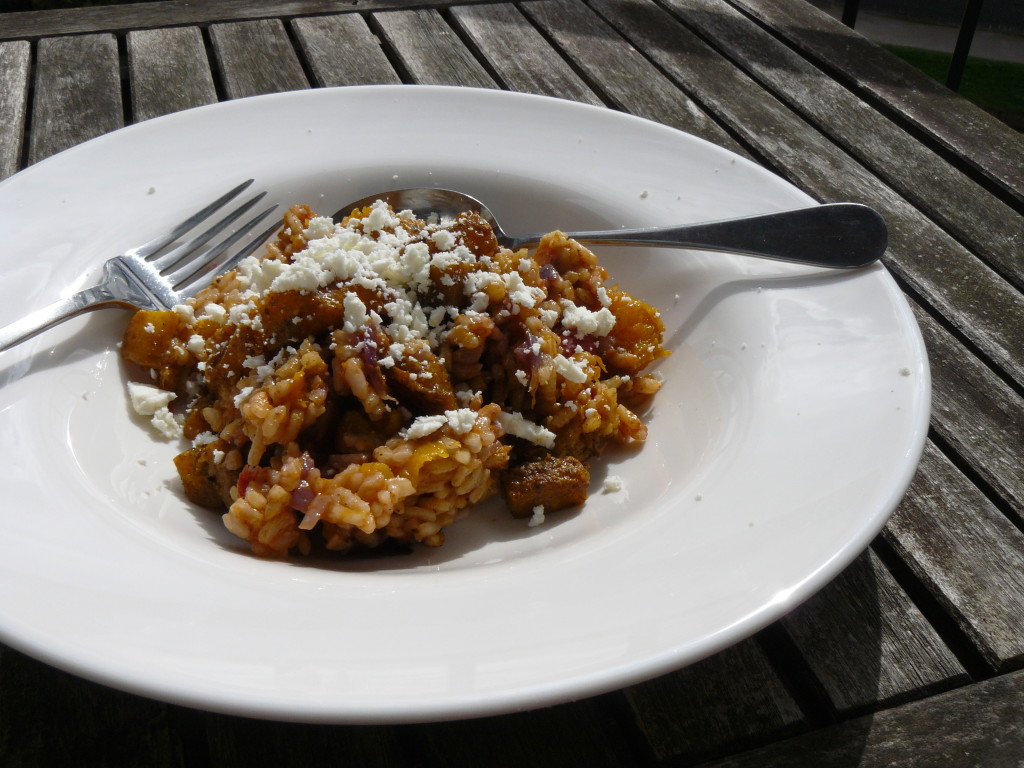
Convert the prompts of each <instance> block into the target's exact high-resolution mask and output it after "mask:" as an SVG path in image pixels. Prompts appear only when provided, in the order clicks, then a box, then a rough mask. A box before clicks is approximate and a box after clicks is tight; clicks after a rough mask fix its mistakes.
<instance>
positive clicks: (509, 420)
mask: <svg viewBox="0 0 1024 768" xmlns="http://www.w3.org/2000/svg"><path fill="white" fill-rule="evenodd" d="M498 423H499V424H501V428H502V429H504V430H505V432H507V433H508V434H510V435H514V436H515V437H519V438H522V439H523V440H527V441H529V442H531V443H534V444H536V445H539V446H542V447H544V448H554V447H555V433H554V432H552V431H551V430H550V429H546V428H545V427H542V426H540V425H539V424H534V423H533V422H532V421H530V420H529V419H527V418H526V417H525V416H523V414H521V413H519V412H518V411H512V412H508V411H502V412H501V413H499V414H498Z"/></svg>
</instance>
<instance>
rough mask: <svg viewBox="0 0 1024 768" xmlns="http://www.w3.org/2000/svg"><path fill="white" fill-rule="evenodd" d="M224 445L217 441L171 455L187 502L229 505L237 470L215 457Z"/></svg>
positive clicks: (205, 504) (214, 505) (213, 507)
mask: <svg viewBox="0 0 1024 768" xmlns="http://www.w3.org/2000/svg"><path fill="white" fill-rule="evenodd" d="M227 448H228V445H227V443H225V442H224V441H223V440H217V441H216V442H213V443H208V444H207V445H200V446H197V447H195V448H190V449H189V450H187V451H185V452H183V453H179V454H178V455H177V456H175V457H174V466H175V467H176V468H177V470H178V475H179V476H180V477H181V484H182V485H183V486H184V489H185V496H187V497H188V500H189V501H191V502H194V503H195V504H199V505H200V506H202V507H209V508H210V509H218V510H221V511H223V510H224V508H225V507H228V506H230V505H231V502H232V498H231V489H232V488H233V487H234V485H235V482H236V481H237V480H238V472H232V471H231V470H228V469H226V468H225V467H224V462H223V460H221V461H220V462H217V461H215V460H214V451H217V450H220V451H226V449H227Z"/></svg>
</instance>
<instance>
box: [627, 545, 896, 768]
mask: <svg viewBox="0 0 1024 768" xmlns="http://www.w3.org/2000/svg"><path fill="white" fill-rule="evenodd" d="M879 568H883V566H882V565H881V564H880V562H879V561H878V560H877V558H875V557H874V556H873V555H872V554H871V553H865V554H863V555H861V556H860V557H859V558H857V559H856V560H855V561H854V562H853V563H852V564H851V565H850V566H849V567H848V568H847V569H846V570H845V571H843V572H842V573H841V574H840V575H839V576H838V577H837V578H836V579H835V580H834V581H833V582H831V583H830V584H829V585H827V586H826V587H825V588H824V589H823V590H822V591H821V592H819V593H818V594H817V595H815V596H814V597H812V598H811V599H810V600H808V601H807V602H806V603H805V604H803V605H802V606H800V607H799V608H797V609H796V610H794V611H793V612H792V613H791V614H789V615H788V616H786V617H785V618H783V619H782V620H781V621H779V622H777V623H776V624H774V625H772V626H770V627H768V628H767V629H765V630H763V631H762V632H761V633H759V634H758V635H757V636H755V637H754V638H752V639H750V640H746V641H744V642H742V643H739V644H738V645H736V646H733V647H732V648H729V649H727V650H725V651H723V652H721V653H719V654H717V655H715V656H712V657H710V658H708V659H705V660H704V661H701V662H698V663H697V664H694V665H692V666H690V667H687V668H686V669H683V670H680V671H678V672H674V673H671V674H669V675H665V676H663V677H660V678H657V679H655V680H652V681H649V682H647V683H642V684H640V685H637V686H633V687H632V688H630V689H627V691H626V696H627V699H628V701H629V703H630V705H631V707H632V710H633V713H634V716H635V718H636V720H637V723H638V725H639V727H640V729H641V730H642V731H643V734H644V736H645V738H646V740H647V742H648V744H649V745H650V747H651V749H652V750H653V752H654V756H655V757H656V758H657V759H658V760H672V761H673V763H672V764H673V765H697V764H701V765H703V764H704V762H705V761H708V760H711V761H715V762H712V763H711V765H714V766H716V768H724V767H725V766H736V767H737V768H738V767H739V766H744V767H750V768H753V766H757V767H758V768H773V767H774V766H779V768H781V767H782V766H786V767H787V768H789V767H790V766H794V765H828V766H830V768H847V767H848V766H849V767H851V768H852V766H856V765H859V764H860V758H861V755H862V753H863V751H864V748H865V745H866V743H867V738H868V734H869V731H870V727H871V722H870V718H863V719H860V720H851V721H848V722H845V723H843V724H842V726H840V727H841V728H842V732H841V734H832V735H830V736H829V737H828V738H825V739H823V740H817V739H816V740H814V741H809V740H808V738H807V737H801V736H800V734H802V733H803V732H805V731H809V730H815V731H816V733H815V734H813V735H815V736H817V735H818V734H831V731H832V729H829V728H824V729H823V726H827V725H828V724H829V723H833V722H836V721H839V720H845V719H846V718H847V717H850V716H851V715H856V714H857V713H858V712H863V711H867V710H868V709H870V708H872V707H874V706H875V705H876V702H877V700H878V699H879V697H880V695H882V694H881V690H882V689H883V688H884V683H883V680H882V678H883V674H884V672H883V665H884V646H883V642H884V639H883V634H884V629H883V624H884V622H883V618H882V615H881V608H880V600H879V596H878V595H879V588H880V587H879V583H878V578H879V577H878V573H877V570H876V569H879ZM790 737H795V738H790ZM812 747H813V750H812V749H810V748H812ZM751 750H752V751H751ZM726 755H731V757H725V756H726ZM802 760H803V762H801V761H802Z"/></svg>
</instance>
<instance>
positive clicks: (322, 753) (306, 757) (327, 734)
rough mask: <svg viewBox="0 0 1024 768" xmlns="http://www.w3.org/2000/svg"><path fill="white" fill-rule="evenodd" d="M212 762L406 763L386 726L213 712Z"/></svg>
mask: <svg viewBox="0 0 1024 768" xmlns="http://www.w3.org/2000/svg"><path fill="white" fill-rule="evenodd" d="M203 721H204V723H205V735H206V739H205V740H206V744H207V746H208V750H209V758H208V759H209V765H211V766H217V768H251V766H263V765H274V766H292V765H294V766H310V768H312V766H319V765H339V766H341V765H352V766H360V768H401V767H402V766H404V765H406V764H407V763H405V761H404V760H403V757H402V750H401V746H400V744H399V742H398V737H397V735H396V729H394V728H389V727H385V726H361V727H355V726H353V727H349V726H331V725H304V724H300V723H275V722H264V721H259V720H250V719H246V718H241V717H229V716H227V715H216V714H210V715H206V716H204V717H203Z"/></svg>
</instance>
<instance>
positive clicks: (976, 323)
mask: <svg viewBox="0 0 1024 768" xmlns="http://www.w3.org/2000/svg"><path fill="white" fill-rule="evenodd" d="M670 1H671V0H670ZM592 5H594V7H595V8H597V9H598V10H599V11H600V12H601V13H602V14H603V15H604V16H605V17H606V18H608V19H610V20H612V21H613V22H614V24H615V25H616V28H617V29H619V30H620V31H622V32H623V34H625V35H627V36H628V37H629V38H630V39H631V40H632V41H633V43H634V44H635V45H637V46H639V47H640V48H642V49H643V50H644V52H645V53H647V55H649V56H650V57H651V58H652V59H653V60H654V61H655V62H657V63H658V64H659V65H661V67H662V68H663V69H664V71H665V72H666V73H667V74H668V75H670V76H671V77H672V78H673V79H674V80H675V81H676V82H677V83H679V85H680V87H682V88H684V89H686V90H687V91H688V92H690V93H692V94H693V96H694V97H695V98H697V99H699V100H700V101H701V103H702V104H703V105H704V106H705V108H706V109H708V110H709V111H712V112H713V113H714V114H715V115H716V116H717V117H718V118H719V119H721V120H723V121H724V122H726V123H727V124H728V125H729V126H730V127H731V128H733V130H735V131H736V132H737V134H739V135H740V136H741V137H742V138H743V139H744V140H745V141H747V142H749V143H750V144H751V145H752V146H753V147H754V148H755V150H757V151H759V152H760V153H761V154H762V155H763V156H764V157H765V158H767V159H768V161H769V162H770V163H771V165H772V166H773V168H774V169H775V170H776V171H777V172H778V173H779V174H780V175H782V176H784V177H786V178H787V179H789V180H790V181H792V182H793V183H794V184H796V185H797V186H800V187H802V188H803V189H805V190H806V191H807V192H808V193H809V194H811V195H813V196H815V197H817V198H818V199H819V200H823V201H829V200H852V201H855V202H862V203H866V204H868V205H871V206H873V207H874V208H875V209H877V210H878V211H880V212H881V213H882V214H883V215H884V216H885V217H886V220H887V223H888V225H889V250H888V253H887V256H886V263H887V265H888V266H889V267H890V269H892V270H893V271H894V272H895V273H896V274H898V275H899V276H900V277H901V278H903V279H904V280H905V281H906V282H907V283H908V284H909V285H910V286H912V287H913V289H914V290H915V291H916V292H918V293H919V294H920V295H921V296H922V297H923V298H924V300H925V301H927V302H928V303H929V304H931V306H933V307H935V308H936V309H937V310H938V311H939V312H940V313H941V314H942V315H943V316H944V317H945V318H946V319H947V320H948V321H949V322H950V323H952V324H953V325H954V326H956V328H957V329H958V330H959V331H960V332H961V333H963V335H964V336H966V337H967V338H969V339H971V340H972V341H973V342H974V343H975V344H977V345H978V347H979V349H980V350H982V351H983V353H984V354H985V355H986V356H988V357H989V358H990V359H991V360H992V361H994V362H995V363H996V364H997V365H998V366H1000V367H1001V368H1002V369H1003V370H1004V371H1006V372H1007V374H1008V375H1010V376H1011V377H1012V378H1014V379H1015V380H1016V381H1018V382H1020V383H1022V384H1024V336H1022V334H1021V333H1020V328H1021V327H1022V325H1024V297H1022V296H1021V294H1020V292H1019V291H1017V290H1016V289H1015V288H1014V287H1013V286H1012V285H1010V284H1009V283H1007V282H1006V281H1005V280H1003V279H1002V278H1001V277H999V276H998V275H997V274H995V273H994V272H993V271H992V270H991V269H990V268H989V267H987V266H986V265H985V264H983V263H982V262H981V261H980V260H979V259H978V258H977V257H975V256H974V255H973V254H971V253H970V252H969V251H968V250H967V249H965V248H964V247H963V246H962V245H960V244H959V243H957V242H956V241H955V240H953V238H952V237H950V236H949V234H947V233H946V232H945V231H944V230H942V229H941V228H940V227H938V226H937V225H936V224H935V223H934V222H933V221H931V220H930V219H928V218H926V217H925V216H923V215H922V214H921V213H920V212H919V211H918V210H917V209H916V208H915V207H914V206H912V205H911V204H909V203H908V202H907V201H906V200H904V199H903V198H902V197H901V196H900V195H898V194H896V193H895V192H894V191H893V190H892V189H890V188H889V187H888V186H886V185H885V184H884V183H882V182H881V181H879V180H878V179H877V178H876V177H875V176H874V175H873V174H871V173H869V172H868V171H867V170H865V169H864V167H863V166H862V165H860V164H859V163H858V162H856V161H855V160H854V159H853V158H851V157H850V156H849V155H848V154H847V153H845V152H844V151H842V150H841V149H840V148H839V147H837V146H836V145H835V144H834V143H833V142H832V141H831V140H829V139H828V138H827V137H825V136H823V135H821V134H820V133H818V132H817V131H815V130H814V129H813V128H810V127H809V126H808V125H807V124H806V123H805V122H804V121H803V120H802V119H801V118H800V117H799V116H797V115H795V114H794V113H793V112H792V111H791V110H790V109H789V108H788V107H786V106H785V105H783V104H781V103H780V102H779V101H778V100H777V99H775V98H774V97H773V96H772V95H771V94H769V93H767V92H766V91H765V90H764V89H763V88H761V87H760V86H759V85H758V84H757V83H756V82H754V81H753V80H752V79H751V78H750V77H749V76H748V75H746V74H745V73H743V72H742V71H740V70H739V69H738V68H737V67H736V66H735V65H733V64H732V63H731V62H728V61H726V60H725V59H724V58H723V57H721V56H720V55H718V54H717V53H716V52H715V51H713V50H712V49H711V48H710V46H708V45H707V44H706V43H704V42H703V41H702V40H700V39H699V38H697V37H696V36H695V35H694V34H693V33H691V32H690V31H689V30H688V29H686V28H685V27H684V26H683V25H682V24H680V23H679V22H678V21H677V20H676V19H675V18H673V17H672V16H670V15H669V14H668V13H666V12H665V11H663V10H661V9H660V8H658V7H657V6H655V5H654V4H653V3H652V2H647V1H646V0H618V1H617V2H611V1H610V0H593V2H592ZM865 140H868V139H867V138H865Z"/></svg>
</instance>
